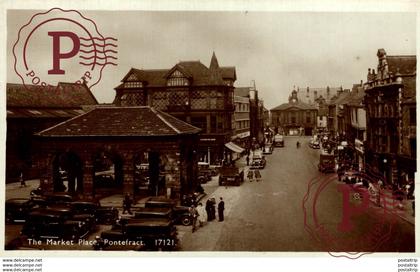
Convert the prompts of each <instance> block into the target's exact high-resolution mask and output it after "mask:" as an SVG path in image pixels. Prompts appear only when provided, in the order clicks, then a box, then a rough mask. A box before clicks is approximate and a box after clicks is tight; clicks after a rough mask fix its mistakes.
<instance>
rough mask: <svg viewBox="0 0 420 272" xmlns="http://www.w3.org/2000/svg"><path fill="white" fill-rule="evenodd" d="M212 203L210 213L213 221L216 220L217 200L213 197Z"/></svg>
mask: <svg viewBox="0 0 420 272" xmlns="http://www.w3.org/2000/svg"><path fill="white" fill-rule="evenodd" d="M210 200H211V202H210V204H211V205H210V213H211V218H212V220H214V219H216V199H215V198H214V197H212V198H211V199H210Z"/></svg>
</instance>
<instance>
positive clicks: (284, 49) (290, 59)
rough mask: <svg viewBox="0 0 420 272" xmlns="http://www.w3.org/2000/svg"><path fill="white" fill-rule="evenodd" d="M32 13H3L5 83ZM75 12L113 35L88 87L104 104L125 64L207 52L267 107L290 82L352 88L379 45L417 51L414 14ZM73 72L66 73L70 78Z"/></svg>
mask: <svg viewBox="0 0 420 272" xmlns="http://www.w3.org/2000/svg"><path fill="white" fill-rule="evenodd" d="M34 13H35V11H33V10H32V11H31V10H26V11H21V10H20V11H18V10H9V11H8V14H7V15H8V16H7V31H8V33H7V82H9V83H20V79H19V77H18V76H17V75H16V73H15V71H14V70H13V55H12V47H13V44H14V43H15V41H16V39H17V33H18V31H19V28H20V27H21V26H23V25H24V24H26V23H27V22H28V21H29V19H30V18H31V16H32V15H33V14H34ZM81 13H82V14H83V15H84V16H85V17H87V18H90V19H92V20H94V21H95V22H96V24H97V26H98V29H99V31H100V32H101V33H102V34H103V36H111V37H115V38H117V39H118V42H117V43H118V60H116V63H117V66H106V67H105V68H104V71H103V74H102V79H101V81H100V82H99V83H98V84H97V85H96V86H94V87H93V88H92V92H93V93H94V95H95V97H96V98H97V100H98V101H99V102H106V103H110V102H112V100H113V98H114V95H115V91H114V88H115V87H116V86H117V85H119V83H120V81H121V79H122V78H123V77H124V76H125V75H126V74H127V72H128V71H129V70H130V68H131V67H134V68H139V69H170V68H172V67H173V66H174V65H175V64H176V63H177V62H179V61H181V60H182V61H188V60H200V61H201V62H202V63H203V64H204V65H206V66H207V67H208V66H209V64H210V59H211V56H212V53H213V52H215V53H216V56H217V58H218V61H219V65H220V66H235V67H236V74H237V81H236V82H235V86H236V87H246V86H250V84H251V82H252V81H253V80H255V84H256V87H257V89H258V91H259V96H260V98H262V99H263V100H264V104H265V106H266V108H268V109H271V108H274V107H275V106H277V105H279V104H282V103H285V102H287V98H288V96H289V94H290V92H291V91H292V90H293V87H294V86H296V87H300V88H305V89H306V87H327V86H330V87H339V86H342V87H343V88H351V87H352V85H353V84H355V83H360V80H363V81H366V74H367V70H368V68H376V66H377V57H376V52H377V50H378V49H379V48H384V49H385V51H386V52H387V54H388V55H415V54H416V14H415V13H397V12H395V13H370V12H359V13H343V12H329V13H327V12H312V13H311V12H239V11H236V12H210V11H208V12H197V11H189V12H185V11H154V12H152V11H118V12H116V11H81ZM44 42H45V41H44ZM37 46H38V47H39V46H43V45H42V44H37ZM47 51H48V50H43V51H41V52H40V53H38V54H37V55H36V57H34V61H35V62H36V63H39V64H40V65H41V64H45V65H50V63H51V53H50V52H49V51H48V52H47ZM76 70H77V69H76ZM77 72H79V71H78V70H77ZM77 72H75V73H77ZM75 77H77V75H75V74H74V75H73V74H71V72H70V73H69V74H68V78H69V79H70V80H69V81H74V80H73V79H74V78H75Z"/></svg>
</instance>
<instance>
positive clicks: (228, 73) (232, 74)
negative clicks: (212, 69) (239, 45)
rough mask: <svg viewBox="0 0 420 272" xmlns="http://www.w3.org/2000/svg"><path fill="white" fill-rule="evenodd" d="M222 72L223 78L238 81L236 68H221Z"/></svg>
mask: <svg viewBox="0 0 420 272" xmlns="http://www.w3.org/2000/svg"><path fill="white" fill-rule="evenodd" d="M220 70H221V71H222V77H223V78H227V79H233V80H236V69H235V67H233V66H231V67H220Z"/></svg>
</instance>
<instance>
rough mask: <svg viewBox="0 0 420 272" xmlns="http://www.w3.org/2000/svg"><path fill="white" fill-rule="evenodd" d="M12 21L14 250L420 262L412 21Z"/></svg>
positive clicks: (218, 16) (9, 237) (334, 15)
mask: <svg viewBox="0 0 420 272" xmlns="http://www.w3.org/2000/svg"><path fill="white" fill-rule="evenodd" d="M378 4H379V3H378ZM6 14H7V18H6V19H5V21H6V23H7V25H6V30H7V42H6V43H7V44H6V51H7V55H6V57H7V58H6V62H7V65H6V82H4V84H2V86H3V88H4V89H5V92H4V93H5V96H6V98H5V101H6V102H5V103H6V107H5V108H6V111H7V112H6V113H5V116H6V124H5V126H6V129H7V132H5V134H6V141H5V152H4V153H5V175H4V177H5V182H4V188H5V193H4V195H5V199H4V200H3V201H4V220H5V221H4V230H5V232H4V245H3V247H4V250H5V251H6V252H14V251H25V252H29V250H45V251H63V250H66V251H81V250H82V251H92V252H99V251H100V252H102V251H107V252H121V251H122V252H131V253H137V252H149V251H169V252H256V253H264V252H271V253H277V252H280V253H281V252H288V253H304V252H309V253H327V256H333V257H343V258H344V259H357V258H360V257H362V256H364V255H375V254H376V253H411V254H413V253H416V241H415V236H416V233H415V218H416V217H415V184H416V181H415V178H416V172H417V162H416V151H417V144H416V138H417V134H416V126H417V121H416V116H417V111H416V108H417V103H416V77H417V72H416V51H417V42H416V41H417V38H416V34H417V33H416V31H417V30H416V25H418V24H417V14H416V13H415V12H338V11H335V12H309V11H305V12H303V11H302V12H294V11H253V10H249V11H248V10H237V11H228V10H226V11H223V10H219V11H216V10H215V11H198V10H194V11H192V10H98V9H96V10H95V9H73V8H64V7H57V6H51V8H45V9H44V8H42V9H41V8H40V9H8V10H7V11H6Z"/></svg>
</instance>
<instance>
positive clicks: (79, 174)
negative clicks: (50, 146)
mask: <svg viewBox="0 0 420 272" xmlns="http://www.w3.org/2000/svg"><path fill="white" fill-rule="evenodd" d="M52 181H53V191H54V192H68V193H70V194H75V193H76V192H80V193H81V192H83V161H82V159H81V157H80V155H79V154H77V153H76V152H74V151H72V150H70V149H68V150H66V151H57V152H56V153H55V154H54V157H53V159H52Z"/></svg>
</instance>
